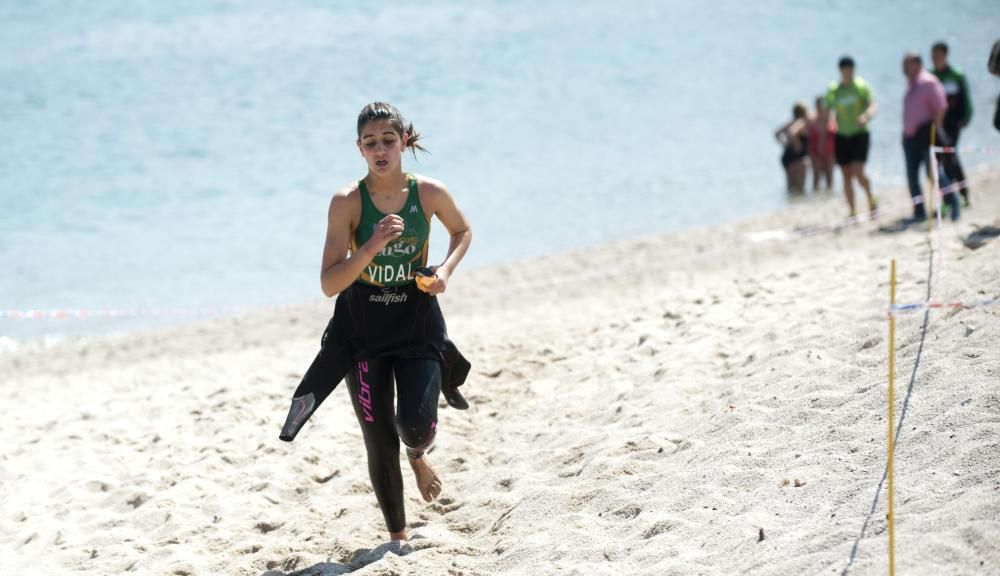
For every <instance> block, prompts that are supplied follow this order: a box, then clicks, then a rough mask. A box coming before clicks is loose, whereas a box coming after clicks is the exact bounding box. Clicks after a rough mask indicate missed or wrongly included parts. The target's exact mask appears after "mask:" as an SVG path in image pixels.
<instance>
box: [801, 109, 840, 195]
mask: <svg viewBox="0 0 1000 576" xmlns="http://www.w3.org/2000/svg"><path fill="white" fill-rule="evenodd" d="M808 127H809V163H810V164H812V175H813V178H812V181H813V191H819V181H820V178H821V177H822V179H823V180H826V189H827V190H830V189H831V188H833V154H834V149H835V148H836V138H837V124H836V122H834V121H833V115H831V114H830V109H829V108H827V107H826V98H824V97H823V96H817V97H816V112H815V113H814V115H813V117H812V118H810V119H809V124H808Z"/></svg>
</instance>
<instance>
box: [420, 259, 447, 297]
mask: <svg viewBox="0 0 1000 576" xmlns="http://www.w3.org/2000/svg"><path fill="white" fill-rule="evenodd" d="M429 268H430V269H431V271H432V272H434V283H433V284H431V285H430V286H428V287H427V288H425V289H424V292H427V293H428V294H430V295H431V296H437V295H438V294H442V293H444V291H445V290H446V289H447V288H448V269H447V268H441V267H440V266H430V267H429Z"/></svg>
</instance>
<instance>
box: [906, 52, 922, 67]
mask: <svg viewBox="0 0 1000 576" xmlns="http://www.w3.org/2000/svg"><path fill="white" fill-rule="evenodd" d="M903 62H916V63H917V65H918V66H923V65H924V59H923V58H921V57H920V54H917V53H916V52H907V53H906V54H904V55H903Z"/></svg>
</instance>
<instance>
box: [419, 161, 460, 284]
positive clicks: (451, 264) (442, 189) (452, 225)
mask: <svg viewBox="0 0 1000 576" xmlns="http://www.w3.org/2000/svg"><path fill="white" fill-rule="evenodd" d="M420 190H421V192H424V193H425V194H422V196H426V200H427V201H426V202H424V198H421V203H422V204H423V205H424V206H425V207H426V208H429V209H430V210H428V211H429V212H431V213H432V214H434V215H435V216H437V218H438V220H440V221H441V223H442V224H444V227H445V229H446V230H448V234H449V235H451V240H450V241H449V243H448V255H447V256H445V259H444V262H442V263H441V264H440V265H439V266H432V267H431V268H432V269H433V270H434V271H435V273H436V274H437V281H435V282H434V284H431V285H430V286H429V287H428V288H427V292H428V293H430V294H440V293H442V292H444V291H445V289H447V286H448V279H449V278H450V277H451V274H452V272H454V271H455V268H457V267H458V264H459V263H460V262H461V261H462V258H464V257H465V253H466V251H468V249H469V244H471V243H472V227H471V226H470V225H469V221H468V220H466V218H465V215H464V214H462V211H461V210H459V209H458V206H456V205H455V199H454V198H452V196H451V193H450V192H449V191H448V188H447V187H446V186H445V185H444V184H442V183H441V182H438V181H436V180H432V179H429V178H428V179H423V181H421V182H420Z"/></svg>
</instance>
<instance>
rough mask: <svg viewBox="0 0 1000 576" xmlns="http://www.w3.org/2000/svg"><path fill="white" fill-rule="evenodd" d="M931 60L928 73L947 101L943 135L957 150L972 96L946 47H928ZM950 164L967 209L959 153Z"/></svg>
mask: <svg viewBox="0 0 1000 576" xmlns="http://www.w3.org/2000/svg"><path fill="white" fill-rule="evenodd" d="M931 60H932V61H933V62H934V69H933V70H931V72H933V73H934V75H935V76H937V79H938V80H940V81H941V85H942V86H944V93H945V97H946V98H947V99H948V112H946V113H945V116H944V125H943V127H944V131H945V132H947V133H948V136H949V137H950V138H951V145H952V146H955V147H957V146H958V135H959V134H960V133H961V131H962V128H965V127H966V126H968V125H969V121H970V120H972V94H971V91H970V90H969V83H968V81H966V79H965V74H963V73H962V71H961V70H959V69H958V68H955V67H954V66H950V65H949V64H948V45H947V44H945V43H944V42H938V43H936V44H934V46H932V47H931ZM950 160H951V161H950V162H944V166H945V167H946V168H948V169H949V170H948V171H949V172H950V174H949V176H950V177H951V179H952V181H954V182H956V183H958V184H960V185H962V186H963V188H962V200H963V202H964V204H965V205H966V206H968V205H969V187H968V185H967V184H965V171H964V170H962V164H961V162H959V160H958V151H957V150H956V151H955V154H954V155H953V156H951V158H950Z"/></svg>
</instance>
